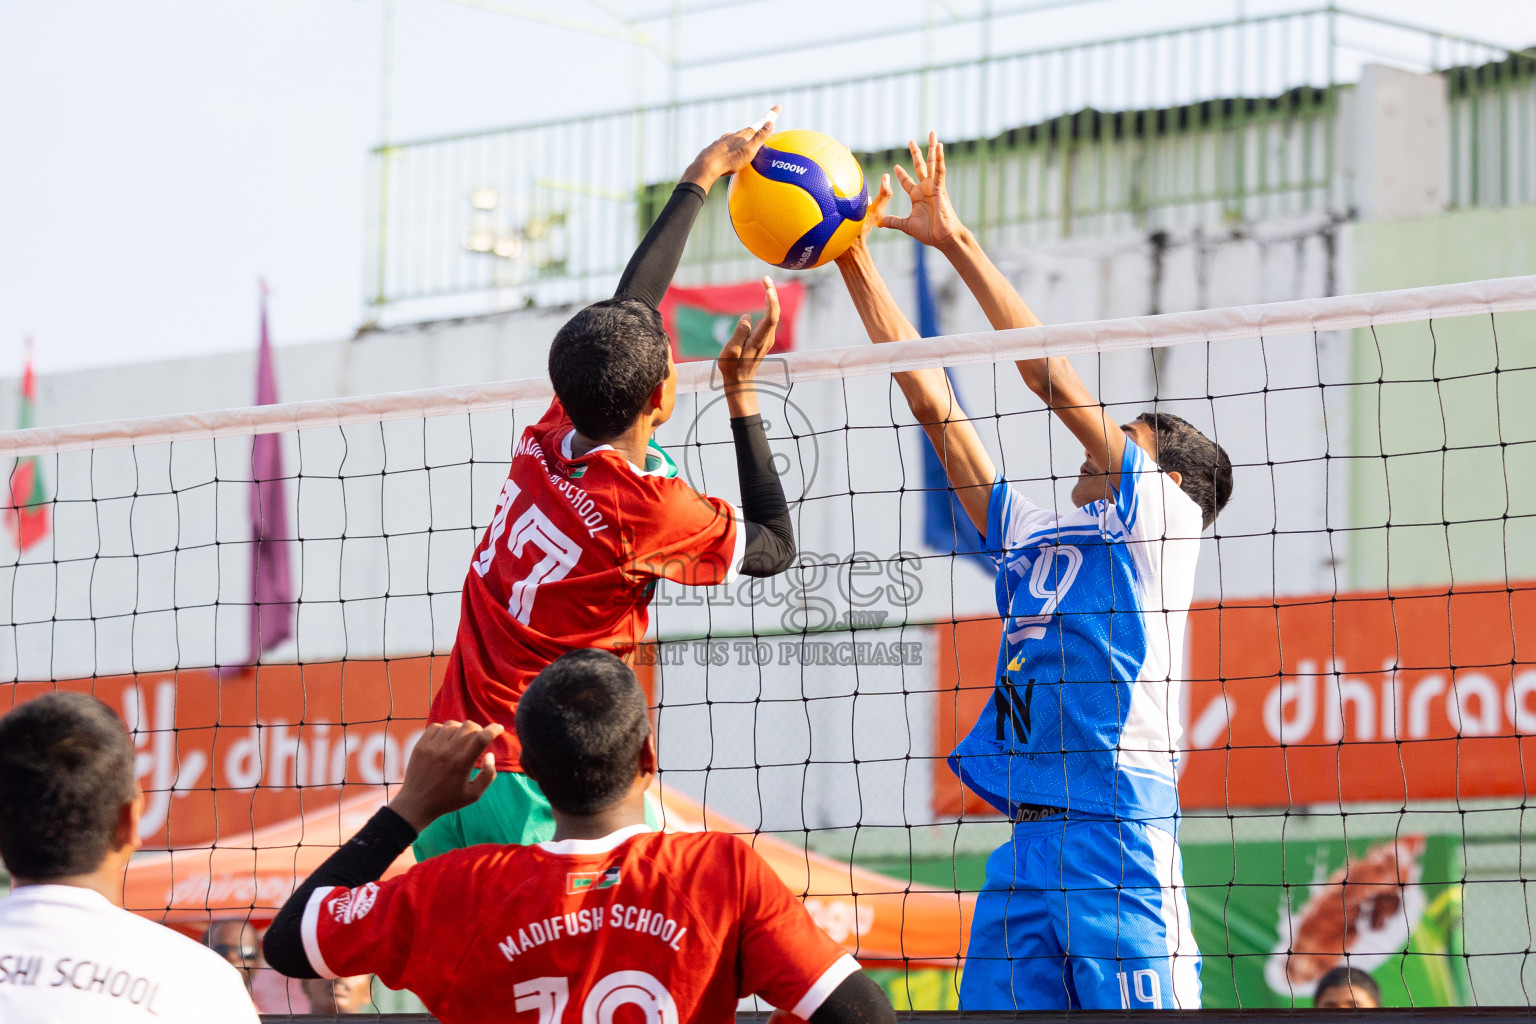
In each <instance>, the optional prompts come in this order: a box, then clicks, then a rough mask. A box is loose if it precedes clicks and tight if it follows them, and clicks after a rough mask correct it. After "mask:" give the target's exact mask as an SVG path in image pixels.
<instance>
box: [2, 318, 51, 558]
mask: <svg viewBox="0 0 1536 1024" xmlns="http://www.w3.org/2000/svg"><path fill="white" fill-rule="evenodd" d="M36 402H37V380H36V378H35V377H33V375H32V346H31V344H30V343H28V345H27V369H26V372H25V373H24V374H23V375H22V378H21V415H20V416H19V417H17V421H16V428H17V429H18V430H26V429H27V428H28V427H31V426H32V423H33V405H34V404H35V403H36ZM5 525H6V527H7V528H8V529H9V530H10V531H11V539H12V540H13V541H15V543H16V547H17V549H18V550H21V551H25V550H27V548H30V547H31V546H32V545H34V544H36V543H37V542H38V541H41V540H42V539H43V538H44V537H47V536H48V494H47V492H46V491H44V490H43V463H42V460H41V459H39V458H38V457H37V456H36V455H26V456H23V457H22V458H19V459H17V460H16V465H15V466H13V467H12V468H11V503H10V505H9V506H7V507H6V510H5Z"/></svg>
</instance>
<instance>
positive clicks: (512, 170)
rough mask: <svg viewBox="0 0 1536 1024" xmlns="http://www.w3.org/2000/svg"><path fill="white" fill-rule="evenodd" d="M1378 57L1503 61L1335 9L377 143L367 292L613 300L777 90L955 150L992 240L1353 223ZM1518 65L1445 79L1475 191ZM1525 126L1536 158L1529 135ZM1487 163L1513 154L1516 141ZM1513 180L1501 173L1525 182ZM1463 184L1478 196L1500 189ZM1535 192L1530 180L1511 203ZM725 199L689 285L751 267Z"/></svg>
mask: <svg viewBox="0 0 1536 1024" xmlns="http://www.w3.org/2000/svg"><path fill="white" fill-rule="evenodd" d="M1378 57H1386V58H1387V59H1396V60H1399V61H1403V62H1407V63H1409V64H1414V63H1415V62H1416V63H1417V65H1418V66H1419V67H1420V68H1421V69H1435V70H1441V69H1445V68H1458V69H1464V68H1476V67H1480V66H1481V65H1484V64H1489V63H1491V62H1495V61H1505V60H1507V59H1508V58H1509V57H1510V54H1509V53H1508V51H1505V50H1502V49H1499V48H1497V47H1492V46H1488V45H1486V44H1482V43H1477V42H1475V41H1471V40H1464V39H1458V38H1455V37H1452V36H1449V35H1446V34H1444V33H1435V32H1429V31H1426V30H1422V29H1418V28H1415V27H1413V26H1409V25H1404V24H1402V23H1399V22H1394V21H1392V20H1390V19H1383V18H1379V17H1375V16H1369V15H1360V14H1354V13H1350V12H1346V11H1342V10H1339V9H1336V8H1333V7H1327V8H1321V9H1317V10H1309V11H1301V12H1292V13H1286V14H1278V15H1272V16H1266V17H1261V18H1249V19H1243V20H1238V21H1229V22H1221V23H1216V24H1207V25H1197V26H1190V27H1183V28H1177V29H1170V30H1167V31H1163V32H1157V33H1151V34H1144V35H1137V36H1130V37H1124V38H1117V39H1105V40H1099V41H1094V42H1087V43H1080V44H1075V45H1070V46H1060V47H1054V48H1051V49H1045V50H1035V51H1029V52H1024V53H1015V54H1011V55H1007V56H995V57H986V58H982V59H979V60H968V61H964V62H957V63H951V64H943V65H937V66H932V67H926V68H919V69H910V70H904V71H898V72H892V73H888V74H882V75H876V76H867V77H862V78H858V79H849V80H844V81H836V82H827V83H821V84H815V85H800V86H792V87H787V88H782V89H775V90H772V91H769V90H754V91H749V92H743V93H739V94H736V95H731V96H725V97H719V98H707V99H694V100H688V101H686V102H678V103H672V104H664V105H658V106H651V107H645V108H642V109H632V110H626V111H622V112H613V113H606V114H596V115H592V116H588V117H582V118H574V119H566V120H561V121H552V122H546V123H541V124H529V125H522V126H517V127H513V128H506V129H501V130H496V131H488V132H478V133H473V134H464V135H455V136H447V137H442V138H435V139H423V140H419V141H414V142H408V143H397V144H392V145H388V146H383V147H380V148H378V149H376V150H375V151H374V158H373V167H374V187H375V190H376V200H377V202H376V210H375V215H374V221H373V224H372V226H371V229H370V240H371V253H370V259H371V268H370V273H369V280H368V284H367V288H368V300H369V302H370V303H371V304H372V305H374V306H375V307H384V306H387V305H390V304H394V303H403V302H412V303H417V304H419V305H421V306H422V308H429V307H431V304H432V302H431V300H434V299H441V298H444V297H450V296H464V295H468V294H470V293H482V294H499V295H500V297H501V304H502V305H506V304H508V303H509V302H528V303H538V304H554V303H562V302H576V301H583V300H587V299H590V298H592V297H594V296H596V295H600V294H603V293H605V292H607V291H608V290H610V289H611V288H612V285H613V282H614V281H615V279H616V278H617V275H618V273H619V271H620V270H621V269H622V267H623V264H624V262H625V260H626V259H627V258H628V256H629V254H630V252H631V251H632V250H633V247H634V245H635V243H636V241H637V240H638V237H639V233H640V231H641V230H642V229H643V227H644V225H645V224H647V223H648V222H649V217H650V215H651V214H652V213H653V212H654V210H655V209H656V201H657V199H658V198H660V195H658V193H657V190H658V189H660V190H661V195H664V194H665V191H666V189H668V188H669V187H670V185H662V184H659V183H670V182H671V181H673V180H675V178H676V175H677V174H678V173H679V171H680V169H681V168H682V166H683V165H684V164H685V163H686V162H687V160H688V158H689V157H690V156H691V155H692V153H693V152H694V150H695V149H696V148H697V146H698V145H699V144H700V143H701V141H703V140H708V139H711V138H714V137H715V136H717V135H719V134H720V133H721V132H722V131H725V130H728V129H730V128H732V127H736V126H739V125H742V124H746V123H748V122H750V121H752V120H754V119H756V118H757V117H759V116H761V114H762V113H763V111H764V110H766V109H767V107H768V105H769V104H770V103H772V102H782V103H783V104H784V109H785V118H784V121H783V124H785V125H786V126H804V127H814V128H816V129H817V130H819V131H823V132H826V133H827V134H830V135H832V136H834V137H836V138H838V139H840V140H841V141H842V142H844V143H845V144H846V145H848V146H849V147H850V148H852V149H853V150H854V151H855V152H858V153H861V154H863V155H864V159H865V166H866V169H867V171H869V172H870V173H871V175H873V173H875V172H876V171H877V170H882V169H884V168H885V167H887V166H888V165H889V164H890V163H891V162H892V161H893V160H894V159H897V158H899V157H900V156H901V155H902V154H904V148H902V147H904V143H905V140H906V139H908V138H913V137H922V136H923V135H924V134H925V133H926V131H927V130H928V129H929V128H932V129H933V130H935V131H937V132H939V134H940V136H941V137H942V138H944V139H946V140H953V141H951V145H950V152H951V154H952V157H951V166H952V168H953V171H952V173H953V174H954V176H955V189H954V191H955V193H956V195H957V197H960V198H961V200H962V201H963V202H964V203H965V204H966V206H965V209H964V210H963V211H962V212H963V213H964V214H965V215H966V216H967V217H968V218H970V220H971V222H972V223H975V224H977V225H979V226H981V228H982V229H983V231H984V232H986V233H987V234H988V235H989V237H990V238H991V239H992V240H997V241H1006V240H1018V241H1021V242H1033V241H1040V240H1047V239H1051V238H1060V237H1067V236H1073V235H1082V234H1097V233H1104V232H1110V231H1121V230H1157V229H1160V228H1176V227H1179V226H1182V225H1194V224H1215V225H1220V224H1224V223H1232V222H1238V221H1244V220H1251V219H1254V218H1257V217H1263V216H1269V215H1276V214H1288V215H1295V214H1305V213H1309V212H1327V213H1333V212H1339V213H1341V214H1342V212H1343V211H1347V210H1348V208H1349V205H1350V204H1349V197H1348V196H1347V195H1344V194H1342V186H1341V185H1340V182H1339V176H1338V175H1336V174H1335V163H1336V161H1335V158H1334V146H1335V139H1334V137H1335V134H1336V133H1335V130H1334V125H1335V117H1334V114H1335V112H1336V110H1337V103H1338V94H1339V86H1340V85H1341V82H1342V80H1343V79H1345V78H1347V77H1349V76H1350V74H1351V73H1352V71H1353V70H1354V66H1355V65H1358V64H1359V63H1360V62H1361V61H1362V60H1364V59H1368V58H1378ZM1351 62H1353V63H1351ZM1519 68H1520V69H1521V70H1520V73H1519V76H1516V77H1509V76H1506V77H1504V78H1499V79H1498V81H1497V82H1494V83H1492V84H1485V83H1484V82H1483V78H1482V77H1480V76H1479V75H1478V74H1475V73H1470V78H1469V79H1468V81H1467V83H1461V82H1460V80H1459V79H1457V78H1455V77H1454V76H1452V84H1451V86H1450V87H1451V89H1452V91H1453V94H1454V95H1455V97H1456V99H1455V103H1456V104H1457V106H1456V107H1455V109H1456V110H1457V111H1460V110H1461V109H1462V108H1463V107H1467V106H1468V105H1471V106H1470V107H1469V108H1468V109H1470V110H1472V111H1474V112H1473V113H1468V114H1465V115H1463V114H1458V115H1457V117H1458V122H1457V123H1458V124H1461V125H1463V128H1462V134H1463V135H1464V136H1465V137H1466V138H1465V141H1464V142H1463V143H1462V144H1461V145H1460V146H1459V148H1458V149H1457V151H1456V152H1457V154H1458V156H1457V159H1458V160H1460V161H1461V162H1463V163H1465V162H1467V160H1468V159H1470V160H1471V163H1472V166H1473V168H1474V170H1473V171H1470V172H1465V173H1464V174H1463V177H1465V178H1466V179H1467V180H1468V181H1471V182H1480V181H1482V180H1483V178H1484V177H1487V175H1488V172H1487V171H1486V170H1485V169H1484V163H1485V162H1486V158H1484V157H1481V156H1479V155H1478V154H1482V153H1484V152H1485V151H1486V150H1488V149H1489V146H1490V144H1489V142H1488V140H1487V134H1488V131H1489V130H1490V129H1488V128H1487V127H1486V125H1487V124H1488V123H1489V122H1490V117H1489V116H1488V115H1486V114H1484V113H1483V112H1482V111H1483V110H1484V108H1485V107H1486V105H1487V100H1486V98H1485V94H1488V93H1489V90H1492V91H1493V92H1498V91H1499V90H1504V93H1507V94H1508V96H1509V97H1510V100H1509V103H1508V104H1506V106H1507V107H1508V108H1509V109H1511V110H1514V109H1517V108H1518V103H1517V102H1516V100H1517V99H1518V98H1519V96H1521V95H1526V94H1528V93H1529V89H1530V81H1531V79H1530V75H1529V73H1528V65H1526V64H1520V65H1519ZM1517 80H1518V84H1516V82H1517ZM1521 89H1524V90H1526V93H1521V92H1520V90H1521ZM1458 90H1459V91H1458ZM1501 95H1502V93H1501ZM1480 103H1481V104H1483V105H1482V106H1478V104H1480ZM1527 120H1529V118H1527ZM1511 137H1512V136H1511ZM1521 137H1522V138H1523V139H1525V140H1526V141H1525V142H1523V143H1522V145H1524V146H1525V147H1527V148H1526V149H1524V150H1521V151H1520V152H1523V153H1525V154H1526V163H1525V165H1524V166H1525V168H1529V165H1530V161H1529V145H1530V142H1529V140H1530V132H1529V131H1526V133H1525V134H1524V135H1523V136H1521ZM1503 138H1504V137H1501V141H1500V143H1499V145H1501V146H1506V145H1508V144H1507V143H1505V142H1504V141H1502V140H1503ZM1517 148H1518V147H1517ZM1469 153H1470V154H1473V155H1472V156H1471V157H1470V158H1469V157H1468V156H1467V154H1469ZM1499 159H1500V160H1502V161H1503V163H1505V164H1509V165H1510V166H1511V167H1512V168H1513V166H1514V164H1516V163H1517V162H1518V156H1517V154H1515V153H1514V152H1513V151H1512V152H1511V154H1510V155H1509V156H1508V157H1507V158H1506V157H1505V156H1504V155H1503V150H1500V157H1499ZM1520 170H1521V169H1519V168H1516V169H1514V170H1511V171H1510V172H1509V173H1508V174H1506V177H1507V178H1509V179H1510V180H1516V179H1518V180H1520V181H1522V182H1523V181H1524V179H1520V178H1519V173H1517V172H1518V171H1520ZM1500 180H1503V179H1500ZM1501 187H1502V186H1501ZM1473 189H1474V192H1473V194H1474V195H1476V196H1477V197H1479V198H1477V199H1475V200H1473V201H1474V202H1489V201H1492V200H1491V198H1488V196H1490V195H1491V194H1490V193H1487V192H1486V190H1484V189H1482V187H1481V186H1478V185H1474V186H1473ZM1522 189H1524V190H1526V191H1521V190H1522ZM1528 193H1529V189H1528V186H1527V185H1525V184H1521V185H1519V186H1518V188H1513V187H1510V188H1504V190H1503V191H1502V192H1501V193H1500V194H1501V195H1511V196H1515V195H1518V196H1526V195H1528ZM1459 195H1460V194H1459V193H1458V201H1460V200H1459ZM1526 201H1528V200H1526ZM722 207H723V203H721V202H720V201H719V200H718V199H715V200H713V201H712V202H711V203H710V204H709V206H708V208H707V209H706V212H705V215H704V218H703V222H702V223H701V225H700V227H699V228H698V229H696V233H695V237H694V240H693V242H692V243H691V244H690V246H689V251H688V257H687V259H688V264H689V266H690V268H691V269H690V270H689V276H690V277H692V278H694V279H698V278H701V277H704V278H707V277H718V276H733V277H739V276H741V274H742V273H743V272H746V273H750V272H751V268H753V267H760V266H761V265H760V264H755V263H754V262H753V261H752V260H751V259H750V258H749V257H747V256H746V254H745V252H744V250H742V249H741V247H740V246H739V244H738V243H736V242H735V240H734V237H733V236H732V234H731V232H730V228H729V225H728V223H726V221H725V218H724V213H723V209H722Z"/></svg>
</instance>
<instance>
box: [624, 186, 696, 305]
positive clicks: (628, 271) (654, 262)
mask: <svg viewBox="0 0 1536 1024" xmlns="http://www.w3.org/2000/svg"><path fill="white" fill-rule="evenodd" d="M703 208H704V190H703V189H702V188H700V187H699V186H697V185H695V184H694V183H693V182H691V181H685V182H682V183H680V184H679V185H678V186H677V188H675V189H673V190H672V198H670V199H668V200H667V205H666V206H665V207H663V208H662V211H661V216H660V217H657V218H656V223H654V224H652V225H651V230H649V231H647V232H646V233H645V237H644V238H643V239H641V241H640V247H639V248H638V249H636V250H635V254H634V255H633V256H631V257H630V258H629V265H628V266H626V267H625V268H624V276H623V277H621V278H619V288H618V290H617V291H616V292H614V293H613V297H614V298H616V299H619V298H625V297H628V298H634V299H640V300H641V301H642V302H645V303H647V304H648V305H650V306H651V308H653V309H654V308H655V307H657V306H659V305H661V297H662V296H663V295H665V294H667V286H668V285H670V284H671V283H672V275H673V274H675V273H677V263H678V260H681V259H682V258H683V246H684V245H686V244H687V243H688V232H690V231H692V230H693V221H694V218H696V217H697V216H698V215H699V211H700V210H701V209H703Z"/></svg>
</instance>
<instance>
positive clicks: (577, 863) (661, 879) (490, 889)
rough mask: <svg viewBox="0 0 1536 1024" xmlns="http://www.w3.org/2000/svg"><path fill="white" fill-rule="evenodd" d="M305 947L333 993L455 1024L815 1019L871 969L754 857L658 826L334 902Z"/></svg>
mask: <svg viewBox="0 0 1536 1024" xmlns="http://www.w3.org/2000/svg"><path fill="white" fill-rule="evenodd" d="M302 930H303V938H304V950H305V952H306V953H307V954H308V957H309V963H310V966H311V967H313V968H314V969H315V970H316V971H317V972H318V973H319V974H320V975H321V976H322V977H328V978H332V977H345V976H351V975H357V974H377V975H378V976H379V979H380V980H381V981H383V982H384V984H386V985H388V986H389V987H390V988H409V989H410V990H411V991H413V992H415V993H416V994H417V995H418V996H420V997H421V1000H422V1002H424V1003H426V1004H427V1009H428V1010H430V1011H431V1012H432V1013H433V1014H435V1015H436V1016H437V1018H438V1019H439V1020H441V1021H442V1022H443V1024H471V1022H478V1021H509V1020H514V1019H516V1020H518V1021H521V1022H523V1024H583V1022H592V1021H614V1022H622V1024H631V1022H635V1021H641V1020H643V1021H644V1022H645V1024H680V1022H689V1024H692V1022H702V1024H727V1022H730V1021H731V1020H733V1019H734V1016H735V1013H736V1004H737V1001H738V1000H740V999H741V998H743V997H745V996H749V995H758V996H761V997H763V998H764V999H765V1000H767V1001H768V1002H769V1003H772V1004H773V1005H774V1006H777V1007H779V1008H781V1009H785V1010H791V1011H793V1012H794V1013H795V1014H797V1015H798V1016H800V1017H803V1018H806V1019H809V1018H810V1016H811V1014H812V1013H814V1012H815V1011H816V1009H817V1008H818V1007H819V1006H821V1004H822V1002H823V1001H824V1000H825V999H826V998H827V996H828V995H829V994H830V993H831V992H832V990H833V989H835V988H837V986H838V985H839V984H841V983H842V981H843V979H845V978H847V977H848V976H849V975H850V974H852V973H854V972H855V971H857V970H858V969H859V965H858V963H857V962H855V961H854V960H853V958H852V957H849V956H848V955H847V954H846V953H844V952H843V949H842V947H841V946H839V945H838V944H837V943H835V942H833V941H832V939H831V938H830V937H829V936H828V935H827V933H826V932H824V931H822V930H821V929H820V928H818V927H817V926H816V924H815V922H813V921H812V920H811V916H810V914H808V913H807V912H806V910H805V908H804V907H803V906H801V905H800V902H799V901H798V900H796V899H795V897H794V896H793V895H791V893H790V891H789V889H788V887H787V886H785V884H784V883H783V882H782V881H781V880H780V879H779V878H778V876H777V875H775V874H774V873H773V872H772V870H771V869H769V867H768V865H767V864H766V863H764V861H763V860H762V858H761V857H759V856H758V855H757V854H756V853H754V852H753V851H752V849H751V848H750V847H748V846H747V844H746V843H744V842H742V841H741V840H740V839H738V838H736V837H735V836H733V835H730V834H728V833H724V832H691V833H681V834H664V833H660V832H650V831H647V829H646V826H644V825H636V826H633V827H631V828H626V829H621V830H619V831H618V832H615V833H613V834H612V835H610V836H607V837H606V838H603V839H589V840H580V839H567V840H564V841H562V842H550V843H540V844H538V845H537V846H511V845H508V846H500V845H484V846H471V847H469V848H467V849H463V850H455V851H453V852H451V853H445V854H441V855H439V856H436V857H433V858H432V859H431V860H428V861H424V862H423V863H421V864H417V865H416V866H415V867H413V868H411V869H410V870H409V871H407V872H406V873H405V874H403V875H398V876H396V877H395V878H392V879H389V880H388V881H384V882H377V883H374V882H370V883H368V884H367V885H363V886H359V887H358V888H356V889H342V888H336V887H325V888H321V889H317V890H316V891H315V892H314V893H312V894H311V895H310V898H309V903H308V904H307V905H306V907H305V910H304V917H303V924H302ZM628 1003H633V1004H635V1006H636V1008H637V1009H638V1011H639V1013H636V1012H635V1011H634V1010H632V1011H630V1014H633V1016H630V1015H629V1014H624V1015H619V1016H617V1017H616V1016H615V1010H617V1009H618V1008H619V1007H621V1006H623V1005H625V1004H628ZM514 1013H515V1014H517V1015H519V1016H517V1017H515V1018H514Z"/></svg>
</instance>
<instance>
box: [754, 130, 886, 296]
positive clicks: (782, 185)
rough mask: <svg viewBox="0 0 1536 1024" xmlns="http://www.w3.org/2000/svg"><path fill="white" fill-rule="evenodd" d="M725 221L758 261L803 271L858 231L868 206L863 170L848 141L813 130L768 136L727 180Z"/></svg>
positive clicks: (845, 244) (835, 251)
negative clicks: (746, 163)
mask: <svg viewBox="0 0 1536 1024" xmlns="http://www.w3.org/2000/svg"><path fill="white" fill-rule="evenodd" d="M729 205H730V210H731V225H732V226H733V227H734V228H735V229H736V237H737V238H740V239H741V242H742V244H743V245H745V246H746V247H747V248H748V249H749V250H751V252H752V255H754V256H756V257H757V258H758V259H760V260H762V261H764V262H765V263H772V264H773V265H774V266H776V267H783V268H784V269H786V270H809V269H810V268H811V267H819V266H821V265H822V264H823V263H825V262H827V261H828V260H835V259H837V257H839V256H841V255H842V254H843V252H844V251H845V250H846V249H847V248H848V247H849V246H850V245H852V244H853V242H854V239H856V238H858V237H859V232H860V231H862V230H863V225H864V215H865V214H866V213H868V212H869V190H868V189H867V188H865V186H864V169H863V168H862V167H860V166H859V162H858V160H856V159H854V156H853V154H852V153H850V152H848V147H847V146H844V145H843V144H842V143H841V142H838V141H837V140H836V139H833V138H829V137H827V136H825V135H823V134H821V133H820V132H808V131H788V132H778V133H776V134H774V135H770V136H769V137H768V141H767V142H765V143H763V148H762V149H760V150H758V151H757V155H756V156H755V157H753V158H752V163H751V164H750V165H749V166H747V167H743V168H742V169H741V170H740V171H737V172H736V174H735V175H734V176H733V177H732V178H731V189H730V195H729Z"/></svg>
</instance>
